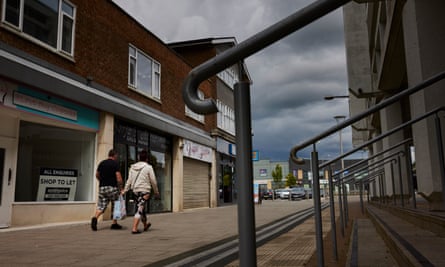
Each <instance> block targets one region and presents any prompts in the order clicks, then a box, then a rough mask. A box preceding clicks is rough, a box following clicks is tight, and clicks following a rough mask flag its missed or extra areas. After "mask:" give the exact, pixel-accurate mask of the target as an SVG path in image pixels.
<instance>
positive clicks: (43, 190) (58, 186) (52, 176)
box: [37, 168, 77, 201]
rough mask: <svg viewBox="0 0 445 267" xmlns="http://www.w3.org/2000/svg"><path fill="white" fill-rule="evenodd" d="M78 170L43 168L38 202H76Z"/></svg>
mask: <svg viewBox="0 0 445 267" xmlns="http://www.w3.org/2000/svg"><path fill="white" fill-rule="evenodd" d="M76 184H77V170H69V169H55V168H41V169H40V177H39V191H38V192H37V201H74V196H75V195H76Z"/></svg>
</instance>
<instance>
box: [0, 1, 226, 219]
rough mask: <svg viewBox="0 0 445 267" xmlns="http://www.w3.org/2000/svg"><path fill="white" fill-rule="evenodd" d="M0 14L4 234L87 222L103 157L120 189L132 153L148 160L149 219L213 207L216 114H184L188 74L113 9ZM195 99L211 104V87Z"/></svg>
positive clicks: (87, 6) (97, 6)
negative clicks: (113, 156)
mask: <svg viewBox="0 0 445 267" xmlns="http://www.w3.org/2000/svg"><path fill="white" fill-rule="evenodd" d="M17 3H18V5H17ZM0 8H1V22H0V65H1V68H0V92H1V101H2V102H1V105H0V120H1V121H2V126H1V127H0V162H1V164H2V165H1V167H2V169H3V170H2V172H3V173H2V174H3V179H2V180H1V181H0V182H1V187H0V193H1V197H2V202H1V203H2V205H1V207H0V214H1V216H0V217H1V218H2V219H1V221H0V225H1V226H3V227H9V226H22V225H36V224H42V223H53V222H67V221H68V222H69V221H83V220H88V218H90V217H91V215H92V214H93V212H94V209H95V204H96V198H97V182H96V179H95V178H94V173H95V168H96V166H97V164H98V163H99V162H100V161H101V160H102V159H104V158H106V155H107V153H108V150H109V149H111V148H114V149H116V150H117V151H118V152H119V163H120V166H121V172H122V174H123V176H124V178H126V177H127V171H128V167H129V166H130V164H132V163H133V162H134V161H136V160H137V158H136V157H137V156H136V155H137V152H138V151H140V150H143V149H146V150H149V151H150V152H151V154H152V158H153V164H154V166H155V172H156V175H157V178H158V183H159V186H160V190H161V200H157V201H152V202H151V203H150V207H149V209H150V212H171V211H172V212H175V211H181V210H183V209H184V208H194V207H214V206H216V205H217V204H218V201H217V195H218V194H217V193H218V189H217V183H218V182H217V177H216V176H217V174H216V173H217V168H216V165H217V164H216V148H217V138H216V136H214V135H212V132H214V131H215V129H218V122H217V120H218V116H220V115H218V114H213V115H206V116H202V115H198V114H193V112H191V111H187V109H186V107H185V104H184V101H183V99H182V90H181V87H182V82H183V80H184V79H185V77H186V75H187V74H188V72H189V71H190V70H191V69H192V67H193V64H191V63H190V62H187V61H186V60H184V57H183V56H180V55H179V54H178V53H177V52H175V51H174V50H173V49H172V48H170V47H169V46H168V45H167V44H165V43H163V42H162V41H161V40H160V39H159V38H157V37H156V36H155V35H154V34H152V33H151V32H150V31H149V30H147V29H146V28H145V27H143V26H142V25H141V24H139V23H138V22H137V21H136V20H134V19H133V18H132V17H130V16H129V15H128V14H126V13H125V11H123V10H122V9H121V8H120V7H119V6H117V5H116V4H114V3H113V2H112V1H87V0H72V1H65V0H50V1H38V0H22V1H8V0H3V1H1V7H0ZM215 79H216V78H215ZM200 91H202V93H203V95H204V97H206V98H208V97H212V98H217V89H216V81H215V80H208V81H205V82H203V83H202V84H201V85H200ZM231 138H232V139H234V134H233V135H231ZM190 166H191V167H190ZM191 177H195V178H196V177H197V179H196V181H195V182H193V183H188V181H189V180H190V179H191ZM52 181H55V182H54V183H53V182H52ZM129 204H131V203H129ZM130 206H131V205H130ZM130 212H131V211H130Z"/></svg>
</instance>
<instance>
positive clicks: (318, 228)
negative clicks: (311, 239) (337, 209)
mask: <svg viewBox="0 0 445 267" xmlns="http://www.w3.org/2000/svg"><path fill="white" fill-rule="evenodd" d="M313 148H314V149H313V151H312V153H311V163H312V181H313V185H314V189H313V198H314V215H315V239H316V245H317V262H318V266H319V267H322V266H324V257H323V252H324V250H323V226H322V225H323V222H322V218H321V200H320V177H319V173H320V172H319V171H318V153H317V150H316V148H315V144H314V145H313Z"/></svg>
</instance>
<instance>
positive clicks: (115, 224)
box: [110, 223, 122, 230]
mask: <svg viewBox="0 0 445 267" xmlns="http://www.w3.org/2000/svg"><path fill="white" fill-rule="evenodd" d="M110 228H111V229H113V230H120V229H122V226H121V225H119V224H117V223H113V224H112V225H111V227H110Z"/></svg>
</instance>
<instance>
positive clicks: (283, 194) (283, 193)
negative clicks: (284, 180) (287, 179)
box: [275, 189, 289, 199]
mask: <svg viewBox="0 0 445 267" xmlns="http://www.w3.org/2000/svg"><path fill="white" fill-rule="evenodd" d="M275 196H276V198H280V199H288V198H289V189H277V190H275Z"/></svg>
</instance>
